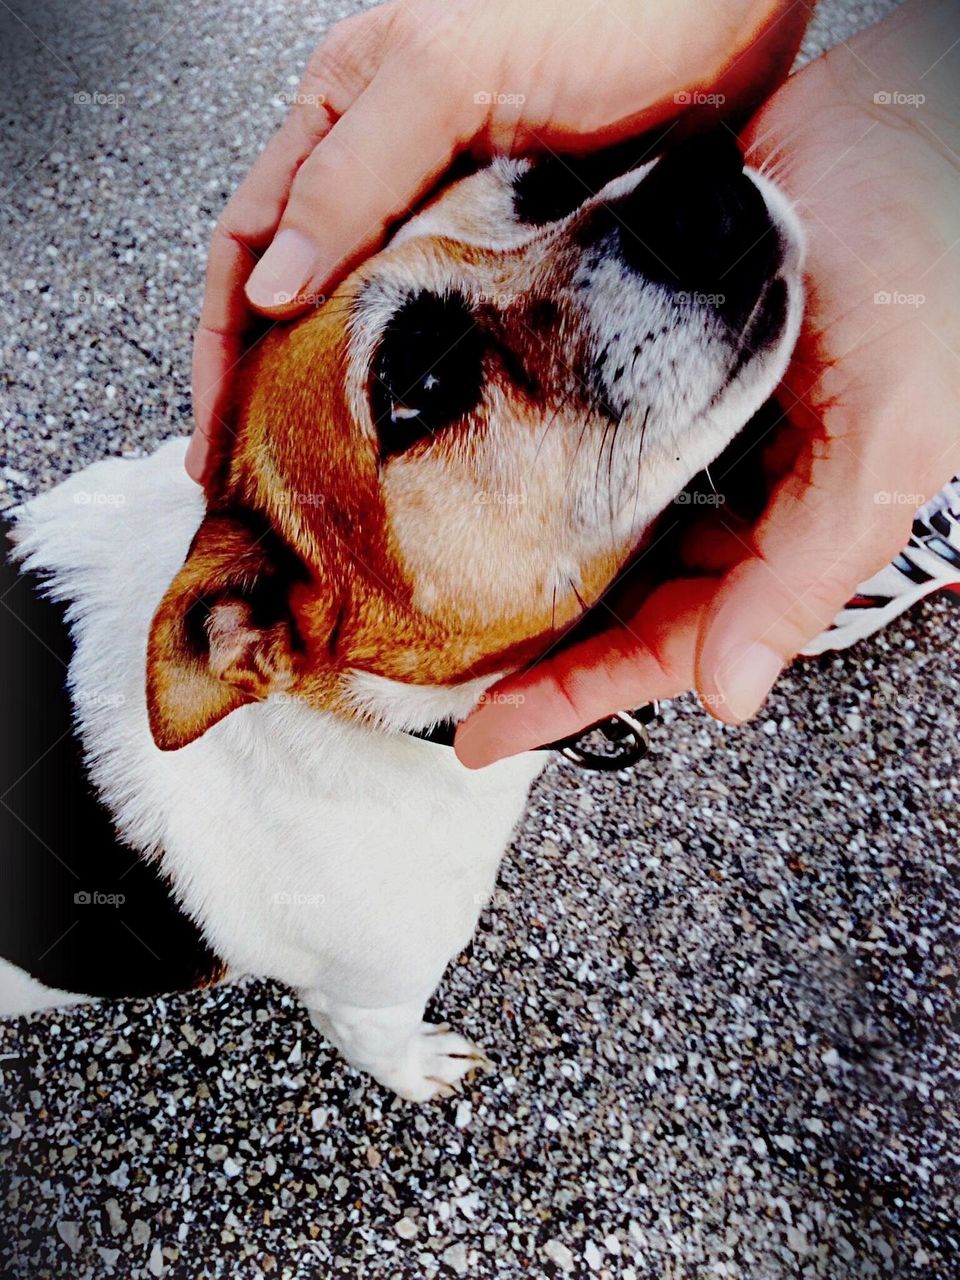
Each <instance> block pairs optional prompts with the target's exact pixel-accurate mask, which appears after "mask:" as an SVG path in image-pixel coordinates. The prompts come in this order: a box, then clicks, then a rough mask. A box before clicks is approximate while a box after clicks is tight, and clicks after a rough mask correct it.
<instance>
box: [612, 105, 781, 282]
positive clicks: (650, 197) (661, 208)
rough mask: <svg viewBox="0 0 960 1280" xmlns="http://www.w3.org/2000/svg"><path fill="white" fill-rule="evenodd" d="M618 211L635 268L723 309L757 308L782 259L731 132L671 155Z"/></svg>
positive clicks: (625, 251) (707, 137) (693, 142)
mask: <svg viewBox="0 0 960 1280" xmlns="http://www.w3.org/2000/svg"><path fill="white" fill-rule="evenodd" d="M612 212H613V214H614V216H615V218H616V220H617V223H618V224H619V234H620V244H621V251H622V254H623V257H624V260H625V261H626V262H627V263H628V264H629V266H630V267H632V268H633V269H634V270H635V271H637V272H639V273H641V274H642V275H643V276H644V277H646V278H647V279H649V280H654V281H657V282H659V283H662V284H664V285H667V286H668V287H672V288H674V289H676V290H678V291H681V290H682V291H690V292H696V293H700V294H704V295H710V296H711V297H715V298H717V300H718V305H723V302H722V300H724V299H727V300H729V302H730V303H732V304H733V305H734V307H736V305H737V304H744V305H746V306H748V307H749V306H751V305H752V304H753V302H754V301H755V300H756V298H757V296H758V295H759V293H760V292H761V290H762V289H763V287H764V286H765V285H766V284H767V283H769V281H770V280H771V278H772V277H773V276H774V275H775V274H776V272H777V270H778V268H779V267H780V265H781V262H782V258H783V252H782V247H781V244H780V236H779V234H778V232H777V228H776V227H775V225H774V223H773V222H772V221H771V218H770V214H769V212H768V210H767V204H766V201H765V200H764V198H763V196H762V195H761V194H760V191H759V190H758V188H757V186H756V184H755V183H754V182H752V181H751V179H750V178H749V177H747V175H746V174H745V173H744V171H743V156H742V155H741V153H740V148H739V147H738V146H737V143H736V140H735V139H734V137H733V135H732V134H731V133H730V132H729V131H728V130H726V129H724V130H722V131H720V132H719V133H711V134H708V135H703V136H698V137H694V138H691V139H689V140H687V141H685V142H683V143H681V144H680V145H679V146H676V147H674V148H672V149H671V150H669V151H667V152H666V153H665V154H664V155H663V156H662V157H661V159H660V160H659V161H658V162H657V164H656V165H655V166H654V168H653V169H652V170H651V171H650V173H649V174H648V175H647V177H646V178H644V179H643V180H642V181H641V182H640V183H639V184H638V185H637V186H636V187H635V188H634V190H633V191H632V192H630V194H629V195H627V196H624V197H623V198H622V199H621V200H619V201H617V202H615V203H614V204H613V206H612Z"/></svg>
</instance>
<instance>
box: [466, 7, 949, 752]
mask: <svg viewBox="0 0 960 1280" xmlns="http://www.w3.org/2000/svg"><path fill="white" fill-rule="evenodd" d="M958 34H960V30H958V28H957V23H956V18H955V15H954V12H953V8H952V6H951V5H949V4H932V5H930V4H924V5H921V4H919V3H915V4H908V5H906V6H905V7H904V8H903V9H902V10H899V11H897V12H896V13H895V14H894V15H893V16H892V17H890V18H888V19H887V20H886V21H885V22H884V23H882V24H880V25H879V26H877V27H875V28H872V29H870V30H868V31H866V32H864V33H863V34H861V35H860V36H859V37H857V38H856V39H854V40H853V41H851V42H850V44H849V45H847V46H840V47H838V48H837V49H836V50H834V51H833V52H831V53H830V54H829V55H828V56H827V57H825V58H822V59H820V60H818V61H817V62H815V63H813V64H812V65H810V66H809V67H807V68H806V69H804V70H803V71H801V72H800V73H799V74H797V75H795V76H793V77H792V78H791V79H790V80H789V81H788V82H787V83H786V84H785V85H784V86H783V87H782V88H781V89H780V90H779V91H778V92H777V93H776V95H775V96H774V97H773V99H772V100H771V101H770V103H769V104H768V105H767V106H766V107H765V108H764V109H763V110H762V111H761V112H760V114H759V115H758V116H757V117H756V119H755V120H754V121H753V122H752V125H751V127H750V129H749V132H748V134H747V135H746V138H745V141H746V143H747V145H748V159H749V160H750V162H751V163H753V164H754V165H757V166H763V167H767V168H769V169H770V170H771V171H772V172H774V173H775V174H776V176H777V178H778V180H779V182H780V184H781V186H783V187H784V188H785V189H786V191H787V192H788V193H789V194H790V195H791V196H792V197H793V199H794V201H795V202H796V204H797V207H798V211H799V214H800V217H801V220H802V221H803V222H804V223H805V225H806V228H807V232H808V240H809V244H808V261H807V274H808V279H809V285H810V289H809V300H808V310H807V315H806V319H805V324H804V329H803V333H802V335H801V339H800V343H799V345H798V348H797V352H796V355H795V358H794V360H793V363H792V366H791V368H790V371H789V373H788V376H787V378H786V381H785V385H784V387H783V395H782V405H783V407H784V409H785V414H786V423H785V425H786V427H787V430H786V433H785V436H786V437H787V439H786V441H784V440H781V442H780V443H781V448H780V449H779V451H778V452H779V454H780V456H781V458H782V457H786V458H788V459H789V465H788V466H787V468H786V471H785V473H784V474H782V475H781V478H780V480H779V482H778V483H777V484H776V486H775V488H774V491H773V496H772V499H771V501H770V503H769V505H768V507H767V509H766V511H765V512H764V513H763V516H762V517H761V519H760V520H759V522H758V523H757V524H756V525H755V526H754V527H752V528H751V527H738V526H737V525H736V524H734V523H733V522H732V521H731V520H730V519H729V518H725V517H724V516H723V513H722V512H721V513H720V519H719V522H715V523H714V524H713V525H712V526H711V525H709V524H707V525H705V526H704V527H703V528H702V529H701V530H700V532H699V534H698V535H695V536H694V537H693V538H692V539H691V540H690V542H689V543H688V545H687V546H686V548H685V555H684V559H685V561H686V564H685V568H686V569H687V570H692V571H693V574H695V575H696V576H686V577H679V578H677V579H676V580H674V581H670V582H668V583H667V584H666V585H664V586H661V587H659V588H658V589H657V590H655V591H654V592H653V594H652V595H650V596H649V597H648V598H646V599H640V598H638V599H636V600H635V601H634V602H633V603H632V604H631V599H630V591H629V576H628V578H627V582H626V584H625V589H624V590H621V592H620V593H619V595H618V596H617V598H616V599H615V600H614V601H612V602H611V609H612V611H611V612H610V614H609V616H608V618H607V622H608V623H609V627H608V629H607V630H606V631H605V632H603V633H602V634H600V635H596V636H594V637H593V638H591V639H589V640H587V641H585V642H583V643H580V644H576V645H573V646H571V647H570V648H568V649H565V650H562V651H556V652H553V653H550V654H547V655H546V656H545V658H544V659H543V660H541V661H540V662H539V663H537V664H536V665H535V666H534V667H533V668H532V670H530V671H528V672H526V673H523V674H520V675H517V676H514V677H511V678H509V679H507V680H506V681H504V682H502V683H501V685H500V686H498V692H499V694H500V695H501V696H494V697H488V698H487V699H485V701H484V704H483V706H482V707H481V708H479V709H478V710H477V711H475V712H474V713H473V714H472V715H471V716H470V717H469V718H468V719H467V720H466V721H465V722H464V723H463V724H462V725H461V726H460V729H459V731H458V734H457V741H456V747H457V754H458V755H459V757H460V759H461V760H462V761H463V762H464V763H465V764H467V765H470V766H472V767H479V766H481V765H484V764H488V763H490V762H491V761H493V760H495V759H499V758H500V757H502V756H506V755H512V754H515V753H516V752H519V751H522V750H526V749H529V748H532V747H536V746H539V745H541V744H543V743H546V742H550V741H554V740H556V739H558V738H562V737H565V736H567V735H569V734H572V733H575V732H577V731H578V730H580V729H581V728H583V727H584V726H586V725H589V724H592V723H594V722H595V721H597V720H599V719H601V718H603V717H605V716H607V715H609V714H611V713H613V712H615V711H617V710H619V709H621V708H623V707H632V706H637V705H641V704H643V703H646V702H649V701H650V700H652V699H654V698H669V697H672V696H675V695H676V694H679V693H681V692H683V691H686V690H689V689H696V690H697V691H698V693H699V695H700V697H701V699H702V701H703V702H704V705H705V706H706V707H707V709H708V710H709V711H710V712H711V713H712V714H713V715H715V716H716V717H717V718H719V719H721V720H725V721H728V722H739V721H742V720H745V719H748V718H749V717H750V716H752V715H753V714H754V713H755V712H756V711H757V710H758V708H759V707H760V706H761V704H762V703H763V701H764V699H765V698H766V696H767V693H768V692H769V690H770V688H771V686H772V685H773V683H774V681H775V680H776V678H777V675H778V674H779V672H780V671H781V669H782V668H783V666H784V665H785V663H787V662H788V661H789V660H790V659H791V658H793V656H794V655H795V654H796V653H798V652H799V651H800V650H801V649H802V648H803V647H804V645H805V644H807V643H809V642H810V640H812V639H813V637H814V636H816V635H818V634H819V633H820V632H821V631H823V630H824V629H825V628H826V627H827V625H828V624H829V623H830V621H831V620H832V618H833V616H834V615H835V613H836V612H837V611H838V609H839V608H840V607H841V606H842V605H843V604H844V602H845V601H846V600H847V599H848V598H849V597H850V596H852V595H853V593H854V591H855V589H856V587H857V585H858V584H859V583H860V582H862V581H864V580H865V579H866V578H868V577H870V576H871V575H872V574H873V573H875V572H876V571H877V570H879V569H880V568H882V567H883V565H884V564H886V563H887V562H888V561H889V559H890V558H891V557H892V556H894V555H895V554H896V553H897V552H898V551H899V550H900V549H901V548H902V547H903V545H904V544H905V543H906V541H907V539H908V537H909V534H910V526H911V522H912V518H913V513H914V509H915V507H916V506H919V505H920V503H921V502H922V501H923V500H924V499H925V498H926V497H929V496H930V495H931V494H932V493H934V492H936V491H937V490H938V489H939V488H940V487H941V486H942V484H943V483H944V481H945V480H946V479H948V478H949V477H950V476H951V475H952V474H954V473H955V472H956V471H957V469H958V464H960V405H958V388H960V365H958V353H960V255H958V248H957V244H958V227H957V210H958V208H960V155H958V154H957V153H958V151H960V123H958V121H960V111H958V99H960V93H958V88H957V87H958V86H960V66H958V64H960V45H958V44H957V36H958ZM955 45H956V47H952V48H951V46H955ZM875 95H876V97H875ZM898 95H899V99H900V100H899V101H897V97H898ZM917 96H919V97H921V98H924V99H925V101H923V102H919V103H918V102H914V101H911V97H914V98H915V97H917ZM885 98H886V99H887V100H886V101H884V99H885ZM785 443H786V445H787V447H786V448H784V447H783V445H784V444H785ZM600 607H601V610H602V609H603V608H605V606H604V605H601V606H600ZM614 615H615V616H614ZM507 695H512V696H507Z"/></svg>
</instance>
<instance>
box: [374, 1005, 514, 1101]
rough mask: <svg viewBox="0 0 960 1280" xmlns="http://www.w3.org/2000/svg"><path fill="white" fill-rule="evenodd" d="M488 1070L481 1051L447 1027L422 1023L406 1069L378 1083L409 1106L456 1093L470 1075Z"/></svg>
mask: <svg viewBox="0 0 960 1280" xmlns="http://www.w3.org/2000/svg"><path fill="white" fill-rule="evenodd" d="M489 1066H491V1063H490V1060H489V1059H488V1058H487V1056H486V1054H485V1053H484V1052H483V1050H482V1049H480V1048H479V1047H478V1046H477V1045H475V1044H471V1043H470V1041H469V1040H466V1039H464V1037H463V1036H460V1035H457V1033H456V1032H455V1031H451V1030H450V1028H449V1027H448V1026H446V1024H444V1025H443V1026H439V1027H438V1026H435V1025H434V1024H433V1023H432V1022H423V1023H421V1024H420V1030H419V1031H418V1032H417V1033H416V1034H415V1035H414V1037H413V1038H412V1040H411V1041H410V1045H409V1048H408V1052H407V1053H406V1055H405V1060H404V1063H403V1066H402V1067H400V1068H398V1069H397V1070H395V1071H389V1072H385V1073H384V1074H383V1075H378V1076H377V1079H378V1080H379V1081H380V1083H381V1084H384V1085H386V1086H387V1088H388V1089H392V1090H393V1092H394V1093H396V1094H397V1095H398V1096H399V1097H401V1098H405V1099H406V1101H407V1102H429V1101H430V1099H431V1098H442V1097H446V1096H447V1095H448V1094H451V1093H455V1092H456V1091H457V1087H458V1085H459V1083H460V1081H461V1080H462V1079H463V1078H464V1077H465V1076H468V1075H469V1074H470V1072H471V1071H476V1070H477V1069H478V1068H481V1067H489Z"/></svg>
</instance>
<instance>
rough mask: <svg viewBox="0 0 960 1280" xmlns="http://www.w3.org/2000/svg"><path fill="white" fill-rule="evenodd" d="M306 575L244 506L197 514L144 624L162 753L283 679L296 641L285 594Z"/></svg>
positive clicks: (288, 677) (152, 713)
mask: <svg viewBox="0 0 960 1280" xmlns="http://www.w3.org/2000/svg"><path fill="white" fill-rule="evenodd" d="M305 576H306V572H305V570H304V568H303V566H302V565H301V564H300V562H299V561H298V560H297V559H296V557H295V556H293V554H292V553H291V552H290V551H289V550H288V549H287V548H286V546H285V545H284V544H283V543H282V542H281V541H280V540H279V539H278V538H277V536H276V535H275V534H274V533H273V532H272V531H271V530H270V529H269V527H268V526H266V525H261V524H260V522H259V520H258V518H257V517H255V516H253V515H252V513H250V514H249V515H248V514H247V513H245V512H244V513H237V512H232V511H231V512H226V513H219V514H218V513H212V514H208V515H207V516H206V517H205V519H204V521H203V523H202V524H201V525H200V528H199V529H198V530H197V533H196V536H195V537H194V539H193V542H192V543H191V546H190V550H189V552H188V553H187V558H186V560H185V561H184V564H183V568H182V569H181V570H180V572H179V573H178V574H177V576H176V577H175V578H174V580H173V582H172V583H171V584H170V587H169V588H168V590H167V593H166V595H165V596H164V597H163V599H162V600H161V602H160V605H159V607H158V609H157V611H156V613H155V614H154V615H153V622H152V623H151V626H150V638H149V641H148V644H147V711H148V713H149V717H150V731H151V733H152V734H153V740H154V742H155V743H156V744H157V746H158V747H159V748H160V749H161V751H172V750H175V749H176V748H177V747H184V746H186V745H187V743H188V742H193V740H194V739H195V738H199V737H200V735H201V734H203V733H205V732H206V731H207V729H209V728H210V726H211V725H214V724H216V723H217V721H218V720H222V719H223V717H224V716H225V715H228V714H229V712H231V711H234V710H236V708H237V707H241V706H243V705H244V703H247V702H254V701H256V700H258V699H261V698H266V697H267V696H268V695H269V694H271V693H275V692H277V691H278V690H281V689H287V688H289V687H290V686H291V684H292V683H293V679H294V671H293V666H294V653H295V650H296V649H297V648H298V646H299V639H298V636H297V632H296V626H295V624H294V622H293V618H292V615H291V613H290V607H289V593H290V588H291V586H292V585H293V583H294V582H295V581H296V580H298V579H299V580H302V579H303V578H304V577H305Z"/></svg>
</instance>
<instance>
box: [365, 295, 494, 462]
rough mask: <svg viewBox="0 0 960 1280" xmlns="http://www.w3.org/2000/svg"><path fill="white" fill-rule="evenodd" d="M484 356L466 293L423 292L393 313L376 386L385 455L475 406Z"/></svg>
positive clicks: (375, 409)
mask: <svg viewBox="0 0 960 1280" xmlns="http://www.w3.org/2000/svg"><path fill="white" fill-rule="evenodd" d="M483 355H484V339H483V334H482V332H481V330H480V329H479V328H478V326H477V324H476V321H475V320H474V317H473V314H472V312H471V311H470V308H469V306H468V304H467V301H466V299H465V298H464V297H463V296H462V295H461V294H458V293H451V294H442V295H441V294H437V293H429V292H423V293H418V294H416V295H415V296H414V297H412V298H410V299H408V301H406V302H405V303H404V304H403V305H402V306H401V307H400V308H399V309H398V310H397V311H396V312H394V314H393V317H392V318H391V320H390V322H389V324H388V325H387V327H386V329H385V330H384V333H383V337H382V339H381V341H380V347H379V349H378V351H377V354H376V356H375V358H374V362H373V370H372V379H371V388H370V402H371V407H372V410H373V417H374V421H375V423H376V426H377V432H378V434H379V437H380V455H381V457H383V458H386V457H390V456H391V455H392V454H397V453H402V452H403V451H404V450H405V449H408V448H410V446H411V445H413V444H416V443H417V442H418V441H420V440H430V439H431V438H432V437H433V436H434V435H436V433H437V432H438V431H441V430H442V429H443V428H444V427H447V426H450V425H451V424H453V423H455V422H458V421H459V420H460V419H462V418H464V417H465V416H466V415H467V414H468V413H470V411H471V410H472V409H474V408H476V406H477V404H478V403H479V400H480V393H481V388H482V385H483Z"/></svg>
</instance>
